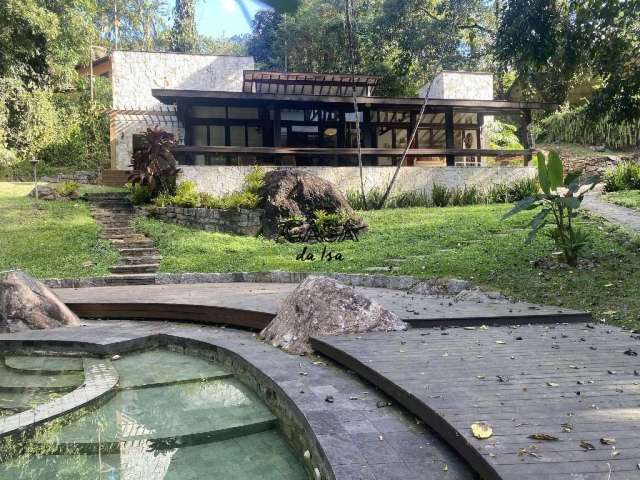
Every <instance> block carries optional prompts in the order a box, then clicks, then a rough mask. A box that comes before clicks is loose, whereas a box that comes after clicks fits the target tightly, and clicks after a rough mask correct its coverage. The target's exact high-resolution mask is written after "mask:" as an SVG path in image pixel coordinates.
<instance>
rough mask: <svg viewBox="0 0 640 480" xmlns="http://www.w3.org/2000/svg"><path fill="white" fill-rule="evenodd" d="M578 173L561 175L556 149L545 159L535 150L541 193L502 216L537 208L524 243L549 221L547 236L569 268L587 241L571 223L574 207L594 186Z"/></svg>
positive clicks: (575, 209) (578, 206) (521, 202)
mask: <svg viewBox="0 0 640 480" xmlns="http://www.w3.org/2000/svg"><path fill="white" fill-rule="evenodd" d="M580 176H581V172H570V173H569V174H567V175H566V176H565V177H563V168H562V159H561V158H560V155H559V154H558V152H550V153H549V158H548V159H547V158H545V156H544V155H543V154H542V153H538V180H539V183H540V187H541V188H542V193H537V194H536V195H532V196H530V197H527V198H525V199H523V200H521V201H519V202H517V203H516V204H515V206H514V207H513V209H512V210H510V211H509V212H508V213H507V214H506V215H505V216H504V217H503V219H506V218H509V217H511V216H512V215H515V214H516V213H519V212H522V211H524V210H535V209H537V208H540V209H541V210H540V211H539V212H538V214H537V215H536V216H535V217H533V219H532V220H531V223H530V227H531V231H530V232H529V235H528V237H527V243H530V242H531V241H532V240H533V239H534V238H535V237H536V235H537V234H538V232H540V231H541V230H542V229H543V228H544V227H545V226H546V225H548V224H552V225H553V229H552V230H550V231H549V232H548V233H547V235H548V236H549V237H550V238H552V239H553V241H554V242H555V244H556V246H557V248H559V249H560V250H562V253H563V257H564V260H565V262H566V263H567V264H568V265H570V266H573V267H575V266H576V265H577V264H578V255H579V253H580V251H581V250H582V249H583V248H584V247H585V246H586V245H587V243H588V240H589V236H588V234H587V232H585V231H584V230H582V229H581V228H579V227H576V226H574V219H575V218H576V217H577V216H578V212H577V210H578V209H579V208H580V205H581V204H582V201H583V200H584V195H585V194H586V193H587V192H588V191H590V190H592V189H593V187H594V186H595V183H592V184H590V185H586V186H583V185H581V184H580Z"/></svg>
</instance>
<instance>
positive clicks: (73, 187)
mask: <svg viewBox="0 0 640 480" xmlns="http://www.w3.org/2000/svg"><path fill="white" fill-rule="evenodd" d="M54 190H55V192H56V193H57V194H58V195H60V196H61V197H75V196H76V195H78V190H80V184H79V183H78V182H64V183H59V184H58V185H56V186H55V187H54Z"/></svg>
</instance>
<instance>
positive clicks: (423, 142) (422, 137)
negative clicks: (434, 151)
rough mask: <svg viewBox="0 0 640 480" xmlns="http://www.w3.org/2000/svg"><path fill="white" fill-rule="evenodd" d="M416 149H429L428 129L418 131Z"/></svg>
mask: <svg viewBox="0 0 640 480" xmlns="http://www.w3.org/2000/svg"><path fill="white" fill-rule="evenodd" d="M417 135H418V148H430V147H431V130H429V129H428V128H420V129H418V134H417Z"/></svg>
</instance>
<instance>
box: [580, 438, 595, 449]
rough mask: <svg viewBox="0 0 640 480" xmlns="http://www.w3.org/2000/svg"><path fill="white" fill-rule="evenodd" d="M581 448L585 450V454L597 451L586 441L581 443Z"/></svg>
mask: <svg viewBox="0 0 640 480" xmlns="http://www.w3.org/2000/svg"><path fill="white" fill-rule="evenodd" d="M580 448H584V451H585V452H588V451H589V450H595V449H596V447H594V446H593V445H592V444H591V443H589V442H586V441H584V440H582V441H581V442H580Z"/></svg>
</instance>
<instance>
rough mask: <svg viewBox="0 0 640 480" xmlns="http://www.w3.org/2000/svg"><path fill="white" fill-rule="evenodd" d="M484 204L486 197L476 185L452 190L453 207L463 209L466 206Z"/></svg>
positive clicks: (451, 201) (450, 201)
mask: <svg viewBox="0 0 640 480" xmlns="http://www.w3.org/2000/svg"><path fill="white" fill-rule="evenodd" d="M483 202H484V196H483V195H482V192H481V191H480V189H478V187H476V186H475V185H470V186H469V185H464V186H463V187H462V188H454V189H452V190H451V199H450V200H449V204H450V205H451V206H453V207H462V206H464V205H477V204H479V203H483Z"/></svg>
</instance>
